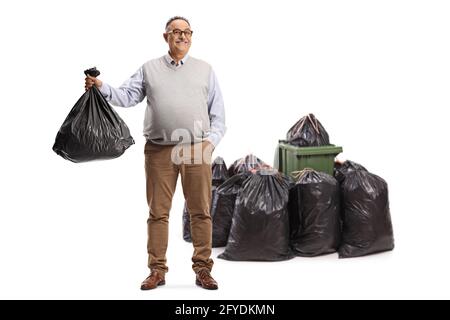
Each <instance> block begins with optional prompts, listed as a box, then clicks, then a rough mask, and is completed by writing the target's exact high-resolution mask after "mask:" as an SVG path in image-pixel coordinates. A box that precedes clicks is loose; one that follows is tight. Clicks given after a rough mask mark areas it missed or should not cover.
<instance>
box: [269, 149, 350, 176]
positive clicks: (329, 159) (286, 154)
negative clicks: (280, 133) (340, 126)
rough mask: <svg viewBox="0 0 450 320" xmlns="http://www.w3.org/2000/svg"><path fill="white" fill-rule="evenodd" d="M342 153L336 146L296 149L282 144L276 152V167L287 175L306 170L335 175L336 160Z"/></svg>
mask: <svg viewBox="0 0 450 320" xmlns="http://www.w3.org/2000/svg"><path fill="white" fill-rule="evenodd" d="M341 152H342V147H337V146H335V145H329V146H323V147H296V146H293V145H290V144H287V143H282V142H280V143H279V144H278V146H277V149H276V151H275V159H274V167H275V168H276V169H278V170H279V171H281V172H283V173H285V174H287V175H290V174H291V173H292V172H293V171H300V170H303V169H305V168H312V169H314V170H316V171H321V172H325V173H328V174H329V175H333V169H334V158H335V157H336V156H337V155H338V154H339V153H341Z"/></svg>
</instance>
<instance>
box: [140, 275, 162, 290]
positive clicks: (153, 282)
mask: <svg viewBox="0 0 450 320" xmlns="http://www.w3.org/2000/svg"><path fill="white" fill-rule="evenodd" d="M165 284H166V280H164V276H161V274H159V273H158V272H156V271H152V272H151V273H150V275H149V276H148V277H147V278H146V279H145V280H144V281H143V282H142V284H141V290H151V289H155V288H156V287H158V286H163V285H165Z"/></svg>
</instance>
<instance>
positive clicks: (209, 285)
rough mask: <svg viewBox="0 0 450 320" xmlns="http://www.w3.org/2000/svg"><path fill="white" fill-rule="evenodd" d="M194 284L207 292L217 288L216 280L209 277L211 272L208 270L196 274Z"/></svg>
mask: <svg viewBox="0 0 450 320" xmlns="http://www.w3.org/2000/svg"><path fill="white" fill-rule="evenodd" d="M195 284H196V285H198V286H200V287H202V288H203V289H207V290H217V289H218V288H219V286H218V285H217V282H216V280H214V278H213V277H211V272H210V271H209V270H208V269H201V270H200V271H199V272H197V276H196V279H195Z"/></svg>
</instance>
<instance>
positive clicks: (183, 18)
mask: <svg viewBox="0 0 450 320" xmlns="http://www.w3.org/2000/svg"><path fill="white" fill-rule="evenodd" d="M175 20H184V21H186V22H187V24H188V25H189V27H190V26H191V24H190V23H189V20H188V19H186V18H185V17H181V16H175V17H172V18H170V19H169V21H167V23H166V32H167V31H168V30H167V28H169V25H170V24H171V23H172V21H175Z"/></svg>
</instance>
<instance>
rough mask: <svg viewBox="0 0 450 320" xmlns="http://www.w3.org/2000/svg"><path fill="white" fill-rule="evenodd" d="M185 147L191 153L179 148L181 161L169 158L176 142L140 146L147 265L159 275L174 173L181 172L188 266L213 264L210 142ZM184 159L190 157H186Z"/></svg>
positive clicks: (163, 267) (162, 270) (163, 270)
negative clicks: (189, 246) (187, 220)
mask: <svg viewBox="0 0 450 320" xmlns="http://www.w3.org/2000/svg"><path fill="white" fill-rule="evenodd" d="M185 147H186V148H188V149H184V151H186V150H189V149H190V151H191V155H190V156H189V155H188V154H186V152H184V151H183V150H181V152H179V154H180V155H182V156H183V155H186V156H184V157H183V159H184V161H182V162H181V163H180V161H179V160H178V161H175V162H174V161H172V153H173V151H174V148H176V146H173V145H158V144H153V143H151V142H147V143H146V145H145V149H144V153H145V174H146V189H147V202H148V206H149V218H148V220H147V226H148V228H147V230H148V241H147V252H148V267H149V268H150V269H151V270H152V271H153V270H156V271H158V272H160V273H162V274H163V275H164V274H165V273H166V272H167V271H168V270H169V268H168V267H167V259H166V251H167V242H168V236H169V212H170V209H171V206H172V197H173V194H174V193H175V187H176V184H177V179H178V174H180V176H181V183H182V186H183V193H184V198H185V200H186V204H187V208H188V211H189V215H190V218H191V234H192V243H193V246H194V253H193V256H192V262H193V265H192V268H193V269H194V271H195V272H198V271H199V270H200V269H203V268H206V269H208V270H211V269H212V266H213V260H212V259H211V258H210V256H211V246H212V222H211V216H210V205H211V152H212V151H211V150H212V144H211V143H209V142H206V141H204V142H200V143H197V144H192V145H187V146H185ZM199 151H200V152H199ZM174 152H175V151H174ZM186 159H187V160H190V161H186ZM202 160H203V161H202ZM194 161H197V162H200V163H195V162H194ZM180 213H181V212H180Z"/></svg>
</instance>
